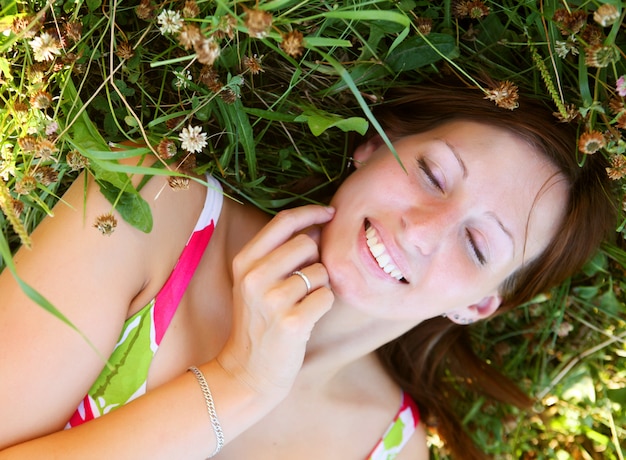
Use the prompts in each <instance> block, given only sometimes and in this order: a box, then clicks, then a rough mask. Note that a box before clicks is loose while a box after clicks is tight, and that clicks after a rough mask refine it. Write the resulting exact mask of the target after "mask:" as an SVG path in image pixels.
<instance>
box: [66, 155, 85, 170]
mask: <svg viewBox="0 0 626 460" xmlns="http://www.w3.org/2000/svg"><path fill="white" fill-rule="evenodd" d="M65 162H66V163H67V165H68V166H69V167H70V169H71V170H72V171H80V170H81V169H84V168H87V167H88V166H89V159H88V158H87V157H85V156H83V155H81V154H80V152H79V151H78V150H72V151H71V152H68V154H67V155H66V157H65Z"/></svg>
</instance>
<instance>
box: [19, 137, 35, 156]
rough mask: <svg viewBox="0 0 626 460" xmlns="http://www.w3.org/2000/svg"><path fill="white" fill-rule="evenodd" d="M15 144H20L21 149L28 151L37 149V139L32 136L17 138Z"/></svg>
mask: <svg viewBox="0 0 626 460" xmlns="http://www.w3.org/2000/svg"><path fill="white" fill-rule="evenodd" d="M17 144H18V145H19V146H20V148H21V149H22V151H24V152H27V153H29V152H34V151H35V150H37V148H38V146H39V140H38V139H37V138H35V137H33V136H24V137H20V138H19V139H18V140H17Z"/></svg>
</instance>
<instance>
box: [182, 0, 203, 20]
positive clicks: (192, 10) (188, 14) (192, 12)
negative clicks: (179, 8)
mask: <svg viewBox="0 0 626 460" xmlns="http://www.w3.org/2000/svg"><path fill="white" fill-rule="evenodd" d="M199 14H200V8H198V4H197V3H196V0H187V1H186V2H185V6H183V17H184V18H195V17H196V16H198V15H199Z"/></svg>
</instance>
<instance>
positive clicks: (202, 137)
mask: <svg viewBox="0 0 626 460" xmlns="http://www.w3.org/2000/svg"><path fill="white" fill-rule="evenodd" d="M178 138H179V139H180V141H181V147H182V148H183V149H184V150H187V151H188V152H189V153H195V152H201V151H202V149H203V148H204V147H205V146H206V144H207V141H206V133H203V132H202V128H201V127H200V126H191V125H189V126H188V127H187V128H183V129H182V131H181V132H180V136H179V137H178Z"/></svg>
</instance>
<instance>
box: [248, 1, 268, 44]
mask: <svg viewBox="0 0 626 460" xmlns="http://www.w3.org/2000/svg"><path fill="white" fill-rule="evenodd" d="M243 9H244V11H245V19H244V23H245V25H246V27H247V28H248V34H249V35H250V36H251V37H254V38H265V37H267V36H268V34H269V29H270V27H272V21H273V20H274V18H273V17H272V15H271V14H270V13H268V12H267V11H263V10H259V9H256V8H254V9H250V8H246V7H245V6H244V7H243Z"/></svg>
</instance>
